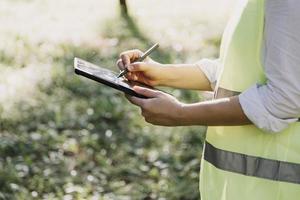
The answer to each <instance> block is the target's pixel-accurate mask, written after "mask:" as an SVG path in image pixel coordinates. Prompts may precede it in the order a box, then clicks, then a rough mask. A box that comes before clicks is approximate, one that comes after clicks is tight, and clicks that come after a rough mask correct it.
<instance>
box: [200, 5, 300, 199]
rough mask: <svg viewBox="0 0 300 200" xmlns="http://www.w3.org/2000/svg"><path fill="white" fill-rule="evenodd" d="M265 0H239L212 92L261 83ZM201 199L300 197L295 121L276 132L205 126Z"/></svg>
mask: <svg viewBox="0 0 300 200" xmlns="http://www.w3.org/2000/svg"><path fill="white" fill-rule="evenodd" d="M264 10H265V1H264V0H240V1H239V5H238V9H237V10H236V11H235V13H234V16H233V18H232V19H231V20H230V23H229V25H228V27H227V28H226V30H225V33H224V35H223V39H222V45H221V53H220V59H221V63H222V65H223V66H222V69H223V72H222V73H221V76H220V79H219V81H218V83H217V94H216V97H222V96H223V97H224V94H228V95H229V96H230V95H234V94H237V93H240V92H243V91H244V90H246V89H247V88H249V87H250V86H252V85H254V84H256V83H260V84H264V83H265V82H266V77H265V75H264V71H263V67H262V63H261V49H262V41H263V39H262V38H263V32H264ZM200 194H201V199H202V200H294V199H300V123H299V122H296V123H294V124H292V125H290V127H289V128H288V129H286V130H284V131H282V132H281V133H277V134H271V133H265V132H263V131H262V130H260V129H258V128H257V127H255V126H254V125H247V126H229V127H209V128H208V131H207V136H206V142H205V147H204V151H203V156H202V161H201V172H200Z"/></svg>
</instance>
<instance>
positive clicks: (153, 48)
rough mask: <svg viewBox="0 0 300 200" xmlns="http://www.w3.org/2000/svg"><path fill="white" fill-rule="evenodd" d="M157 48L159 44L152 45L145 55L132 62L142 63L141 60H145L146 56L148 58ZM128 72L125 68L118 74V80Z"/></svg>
mask: <svg viewBox="0 0 300 200" xmlns="http://www.w3.org/2000/svg"><path fill="white" fill-rule="evenodd" d="M158 47H159V44H158V43H156V44H154V45H153V46H152V47H150V49H148V50H147V51H146V52H145V53H143V54H142V55H141V57H139V58H138V59H137V60H136V61H134V62H142V61H143V60H145V58H147V56H149V55H150V54H151V53H152V52H153V51H154V50H155V49H157V48H158ZM128 72H129V71H128V69H127V68H125V69H124V70H123V71H121V72H120V74H119V75H118V78H120V77H121V76H124V75H125V74H127V73H128Z"/></svg>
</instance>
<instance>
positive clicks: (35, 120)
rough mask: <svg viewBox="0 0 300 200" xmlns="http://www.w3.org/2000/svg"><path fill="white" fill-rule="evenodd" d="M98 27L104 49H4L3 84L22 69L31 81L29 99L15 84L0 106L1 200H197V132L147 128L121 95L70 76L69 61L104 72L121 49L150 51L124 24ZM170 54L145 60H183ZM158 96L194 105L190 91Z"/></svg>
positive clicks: (15, 45)
mask: <svg viewBox="0 0 300 200" xmlns="http://www.w3.org/2000/svg"><path fill="white" fill-rule="evenodd" d="M103 27H104V28H102V29H101V35H102V37H103V38H104V42H103V41H102V42H99V43H97V42H95V43H89V42H87V43H80V44H74V43H72V42H61V43H49V42H48V41H38V42H35V41H32V40H31V39H30V38H26V37H23V36H20V35H18V34H15V35H13V36H12V37H13V40H12V41H11V43H10V44H9V45H8V46H10V47H11V48H12V49H13V50H9V49H2V50H0V69H1V71H2V70H3V74H4V75H3V76H2V77H4V76H5V74H7V73H9V72H13V73H14V74H15V73H16V74H18V73H19V72H22V71H25V72H26V70H28V69H31V71H29V72H30V73H31V72H32V74H33V75H32V76H36V77H39V79H38V78H37V79H38V80H37V83H36V87H35V88H34V91H33V92H32V91H31V90H30V89H29V88H26V87H25V86H26V85H21V88H22V89H21V91H20V93H19V94H16V95H15V96H13V97H10V99H9V100H8V101H5V102H1V104H0V155H1V157H0V199H66V200H67V199H145V200H146V199H147V200H148V199H198V198H199V191H198V180H199V177H198V173H199V163H200V158H201V151H202V144H203V138H204V137H203V135H204V132H205V128H204V127H188V128H186V127H178V128H165V127H155V126H152V125H149V124H146V123H145V122H144V121H143V119H142V118H141V117H140V114H139V112H140V111H139V110H138V109H137V108H135V107H133V106H132V105H131V104H129V103H128V102H127V101H126V99H125V98H124V96H123V94H121V93H119V92H117V91H114V90H111V89H109V88H107V87H104V86H102V85H99V84H97V83H95V82H92V81H90V80H86V79H84V78H80V77H77V76H76V75H74V72H73V67H72V65H73V58H74V57H75V56H76V57H80V58H83V59H86V60H89V61H90V62H93V63H96V64H97V63H101V65H105V66H113V62H114V61H115V60H116V58H117V57H118V54H119V53H120V52H121V51H122V50H124V49H128V48H140V49H145V48H147V47H148V46H150V45H151V44H153V43H154V42H152V41H151V39H149V38H148V37H147V36H145V34H143V31H142V30H140V28H139V27H138V26H137V25H136V24H135V20H133V19H131V18H129V17H125V18H119V17H116V18H112V19H110V20H108V21H107V23H106V25H105V26H103ZM216 41H217V40H216ZM107 44H108V45H107ZM15 52H18V53H17V55H18V58H17V57H16V55H15ZM172 52H173V51H172V50H171V48H170V47H168V46H165V47H162V48H161V49H160V50H159V51H158V52H156V53H155V54H154V55H153V56H154V58H155V59H157V60H159V61H161V62H165V63H166V62H173V61H174V60H175V59H176V61H178V59H181V60H182V61H183V60H184V59H185V58H186V57H187V55H186V54H181V57H179V56H178V52H177V53H172ZM45 63H46V64H45ZM30 66H33V67H32V68H30ZM112 69H114V70H116V69H115V68H112ZM4 72H7V73H4ZM25 72H24V73H25ZM21 78H22V77H21ZM0 83H1V82H0ZM0 89H1V88H0ZM164 90H166V91H168V92H169V93H171V94H173V95H175V96H176V97H177V98H179V99H181V100H182V101H186V102H195V101H198V100H199V98H198V93H196V92H191V91H183V90H173V89H166V88H164ZM23 93H24V94H23ZM26 93H27V94H26ZM18 95H19V96H20V98H17V96H18ZM23 95H24V96H23ZM23 97H24V98H23Z"/></svg>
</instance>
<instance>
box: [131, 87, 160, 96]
mask: <svg viewBox="0 0 300 200" xmlns="http://www.w3.org/2000/svg"><path fill="white" fill-rule="evenodd" d="M133 90H134V91H135V92H136V93H138V94H141V95H144V96H146V97H150V98H155V97H158V96H159V95H160V92H159V91H157V90H152V89H149V88H145V87H140V86H134V87H133Z"/></svg>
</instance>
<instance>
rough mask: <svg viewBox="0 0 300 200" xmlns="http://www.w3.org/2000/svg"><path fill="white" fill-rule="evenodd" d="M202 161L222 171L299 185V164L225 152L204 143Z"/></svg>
mask: <svg viewBox="0 0 300 200" xmlns="http://www.w3.org/2000/svg"><path fill="white" fill-rule="evenodd" d="M204 159H205V160H206V161H207V162H209V163H211V164H212V165H214V166H215V167H217V168H219V169H222V170H226V171H230V172H235V173H239V174H243V175H246V176H254V177H259V178H265V179H270V180H275V181H283V182H290V183H297V184H300V164H296V163H289V162H282V161H278V160H271V159H265V158H260V157H255V156H248V155H245V154H241V153H235V152H230V151H225V150H222V149H218V148H216V147H214V146H213V145H211V144H210V143H209V142H206V143H205V153H204Z"/></svg>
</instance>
